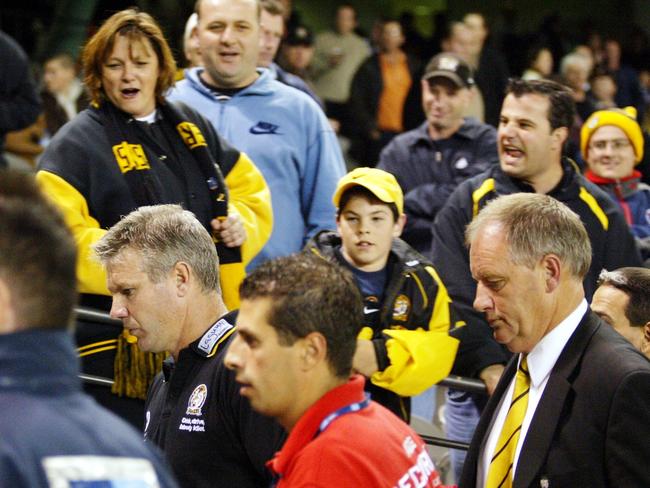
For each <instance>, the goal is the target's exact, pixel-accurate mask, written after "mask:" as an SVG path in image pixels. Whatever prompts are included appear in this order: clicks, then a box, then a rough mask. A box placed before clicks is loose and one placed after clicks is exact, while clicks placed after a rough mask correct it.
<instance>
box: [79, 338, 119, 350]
mask: <svg viewBox="0 0 650 488" xmlns="http://www.w3.org/2000/svg"><path fill="white" fill-rule="evenodd" d="M116 343H117V339H108V340H106V341H99V342H93V343H92V344H87V345H85V346H81V347H78V348H77V352H82V351H85V350H86V349H91V348H93V347H99V346H105V345H106V344H116Z"/></svg>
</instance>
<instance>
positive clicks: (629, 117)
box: [580, 107, 643, 164]
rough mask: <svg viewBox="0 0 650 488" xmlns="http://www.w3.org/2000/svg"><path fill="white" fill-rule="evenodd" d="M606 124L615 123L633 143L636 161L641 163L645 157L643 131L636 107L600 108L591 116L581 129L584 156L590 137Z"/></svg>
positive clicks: (583, 155)
mask: <svg viewBox="0 0 650 488" xmlns="http://www.w3.org/2000/svg"><path fill="white" fill-rule="evenodd" d="M604 125H613V126H615V127H618V128H619V129H621V130H622V131H623V132H625V135H627V138H628V139H629V140H630V142H631V143H632V147H633V148H634V154H635V155H636V159H635V161H636V163H637V164H639V162H640V161H641V159H643V133H642V132H641V127H639V124H638V123H637V121H636V109H635V108H634V107H625V108H623V109H621V108H613V109H610V110H599V111H598V112H594V113H593V114H591V115H590V116H589V118H588V119H587V121H586V122H585V123H584V124H583V126H582V129H581V130H580V151H581V152H582V157H583V158H585V159H587V151H588V149H589V139H591V136H592V135H593V134H594V132H595V131H596V129H598V128H599V127H602V126H604Z"/></svg>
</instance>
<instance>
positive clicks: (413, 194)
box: [377, 118, 498, 253]
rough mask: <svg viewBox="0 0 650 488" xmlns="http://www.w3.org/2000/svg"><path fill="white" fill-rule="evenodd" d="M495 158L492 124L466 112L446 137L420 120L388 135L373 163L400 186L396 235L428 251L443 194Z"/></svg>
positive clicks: (485, 166)
mask: <svg viewBox="0 0 650 488" xmlns="http://www.w3.org/2000/svg"><path fill="white" fill-rule="evenodd" d="M497 161H498V155H497V141H496V130H495V129H494V127H492V126H491V125H488V124H482V123H481V122H479V121H478V120H475V119H472V118H467V119H465V121H464V122H463V125H461V126H460V128H459V129H458V130H457V131H456V132H455V133H454V134H453V135H451V136H450V137H448V138H447V139H440V140H437V141H434V140H433V139H431V136H429V132H428V124H427V122H424V123H422V124H420V126H419V127H417V128H416V129H413V130H410V131H408V132H404V133H403V134H400V135H398V136H397V137H395V138H394V139H393V140H392V141H390V143H389V144H388V145H387V146H386V147H385V148H384V149H383V150H382V151H381V154H380V156H379V164H377V168H379V169H383V170H385V171H388V172H389V173H392V174H393V175H394V176H395V178H396V179H397V181H398V183H399V184H400V186H401V187H402V191H403V192H404V213H405V214H406V216H407V220H406V226H405V227H404V232H403V233H402V236H401V237H402V239H404V240H405V241H406V242H408V243H409V244H410V245H411V246H413V247H414V248H415V249H416V250H417V251H418V252H421V253H428V252H429V250H430V249H431V226H432V225H433V220H434V219H435V217H436V214H437V213H438V211H439V210H440V209H441V208H442V207H443V205H444V204H445V202H446V201H447V198H449V195H451V193H452V192H453V191H454V190H455V189H456V187H457V186H458V185H460V184H461V183H462V182H463V181H465V180H467V179H469V178H471V177H472V176H474V175H477V174H479V173H482V172H483V171H485V170H486V169H488V168H489V167H490V165H492V164H495V163H496V162H497Z"/></svg>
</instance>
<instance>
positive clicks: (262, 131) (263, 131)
mask: <svg viewBox="0 0 650 488" xmlns="http://www.w3.org/2000/svg"><path fill="white" fill-rule="evenodd" d="M250 133H251V134H277V132H275V129H270V130H269V129H261V128H259V127H251V128H250Z"/></svg>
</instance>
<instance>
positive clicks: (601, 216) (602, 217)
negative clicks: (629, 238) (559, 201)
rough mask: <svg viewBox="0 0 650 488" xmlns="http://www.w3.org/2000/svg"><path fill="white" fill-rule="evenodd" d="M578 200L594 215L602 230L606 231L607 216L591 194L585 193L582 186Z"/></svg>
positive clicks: (607, 225)
mask: <svg viewBox="0 0 650 488" xmlns="http://www.w3.org/2000/svg"><path fill="white" fill-rule="evenodd" d="M580 199H581V200H582V201H584V202H585V203H586V204H587V206H588V207H589V209H590V210H591V211H592V212H593V213H594V215H595V216H596V218H597V219H598V220H599V221H600V225H602V226H603V229H605V230H608V229H609V218H607V214H605V212H603V209H602V208H600V205H599V204H598V201H597V200H596V199H595V198H594V196H593V195H592V194H591V193H589V192H588V191H587V189H586V188H585V187H584V186H581V187H580Z"/></svg>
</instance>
